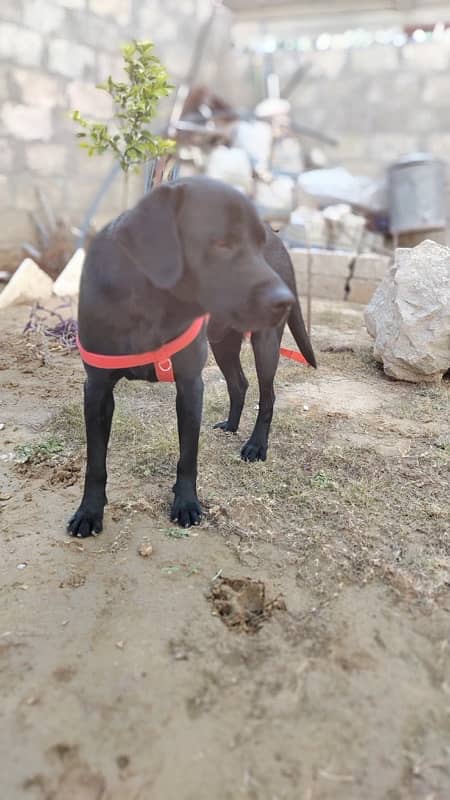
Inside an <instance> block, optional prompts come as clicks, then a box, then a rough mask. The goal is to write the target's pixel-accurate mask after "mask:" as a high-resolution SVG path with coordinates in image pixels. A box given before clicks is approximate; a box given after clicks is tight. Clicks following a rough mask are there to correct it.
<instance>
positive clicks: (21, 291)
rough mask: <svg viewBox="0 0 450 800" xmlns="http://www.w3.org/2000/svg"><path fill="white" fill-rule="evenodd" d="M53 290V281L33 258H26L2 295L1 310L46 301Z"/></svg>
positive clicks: (0, 299)
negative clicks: (21, 304)
mask: <svg viewBox="0 0 450 800" xmlns="http://www.w3.org/2000/svg"><path fill="white" fill-rule="evenodd" d="M52 288H53V281H52V279H51V278H50V277H49V276H48V275H47V273H46V272H44V271H43V270H42V269H41V268H40V267H38V265H37V264H36V262H35V261H33V259H32V258H26V259H25V260H24V261H22V263H21V265H20V267H18V269H17V270H16V271H15V273H14V275H13V276H12V278H11V280H10V281H9V283H7V284H6V286H5V288H4V289H3V291H2V293H1V294H0V308H7V306H12V305H18V304H20V303H34V302H35V301H36V300H44V299H45V298H46V297H49V296H50V295H51V293H52Z"/></svg>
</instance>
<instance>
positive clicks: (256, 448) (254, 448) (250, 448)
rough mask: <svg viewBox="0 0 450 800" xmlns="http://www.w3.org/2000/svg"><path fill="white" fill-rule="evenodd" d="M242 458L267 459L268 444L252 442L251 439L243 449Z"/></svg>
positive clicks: (246, 459) (244, 459)
mask: <svg viewBox="0 0 450 800" xmlns="http://www.w3.org/2000/svg"><path fill="white" fill-rule="evenodd" d="M241 458H242V460H243V461H265V460H266V458H267V444H262V443H261V442H252V440H251V439H249V440H248V442H246V443H245V444H244V446H243V448H242V450H241Z"/></svg>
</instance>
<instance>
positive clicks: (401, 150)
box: [367, 133, 419, 169]
mask: <svg viewBox="0 0 450 800" xmlns="http://www.w3.org/2000/svg"><path fill="white" fill-rule="evenodd" d="M418 149H419V148H418V141H417V137H415V136H410V135H407V134H402V133H392V134H390V133H381V134H377V133H375V134H372V135H371V136H369V137H368V141H367V154H368V156H369V158H372V159H374V160H376V161H377V163H378V169H380V163H381V164H390V163H392V162H393V161H396V160H397V158H399V157H400V156H402V155H405V154H406V153H411V152H415V151H416V150H418Z"/></svg>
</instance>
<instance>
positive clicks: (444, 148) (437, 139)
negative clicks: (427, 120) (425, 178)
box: [428, 133, 450, 161]
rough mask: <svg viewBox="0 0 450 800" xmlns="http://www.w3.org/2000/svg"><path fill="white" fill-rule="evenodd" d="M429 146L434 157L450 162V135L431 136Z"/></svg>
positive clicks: (436, 134)
mask: <svg viewBox="0 0 450 800" xmlns="http://www.w3.org/2000/svg"><path fill="white" fill-rule="evenodd" d="M428 145H429V148H430V150H431V152H432V153H433V155H435V156H439V157H440V158H445V160H446V161H450V133H435V134H434V135H433V136H430V138H429V140H428Z"/></svg>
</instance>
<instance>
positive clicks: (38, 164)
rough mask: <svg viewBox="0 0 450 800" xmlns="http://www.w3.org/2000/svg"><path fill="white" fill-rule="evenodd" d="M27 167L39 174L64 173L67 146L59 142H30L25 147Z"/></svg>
mask: <svg viewBox="0 0 450 800" xmlns="http://www.w3.org/2000/svg"><path fill="white" fill-rule="evenodd" d="M26 161H27V165H28V167H29V168H30V169H31V170H33V171H34V172H38V173H39V174H41V175H58V174H59V175H61V174H64V172H65V168H66V163H67V148H66V147H64V146H63V145H60V144H30V145H28V147H27V149H26Z"/></svg>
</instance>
